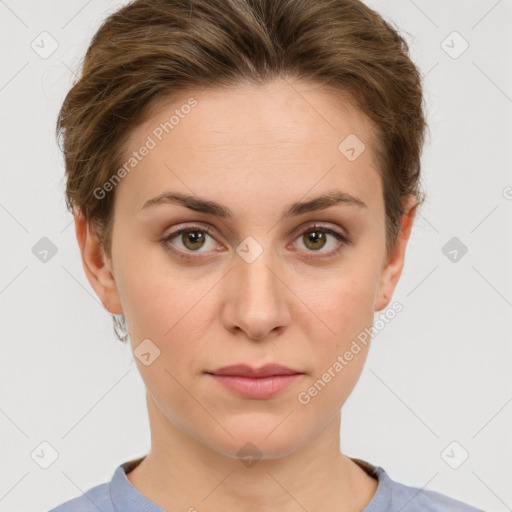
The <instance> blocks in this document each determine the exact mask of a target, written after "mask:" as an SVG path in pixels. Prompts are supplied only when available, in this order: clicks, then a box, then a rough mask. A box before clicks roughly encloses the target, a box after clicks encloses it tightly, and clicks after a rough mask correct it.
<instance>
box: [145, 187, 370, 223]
mask: <svg viewBox="0 0 512 512" xmlns="http://www.w3.org/2000/svg"><path fill="white" fill-rule="evenodd" d="M160 204H178V205H181V206H184V207H185V208H188V209H190V210H194V211H196V212H201V213H207V214H210V215H215V216H217V217H220V218H223V219H231V220H232V219H233V218H234V217H235V215H234V214H233V212H232V211H231V210H230V209H229V208H227V207H225V206H223V205H221V204H219V203H217V202H215V201H211V200H208V199H203V198H200V197H198V196H191V195H187V194H180V193H178V192H164V193H163V194H160V195H158V196H156V197H154V198H152V199H148V200H147V201H146V202H145V203H144V205H143V206H142V208H141V209H142V210H145V209H147V208H151V207H154V206H157V205H160ZM338 204H345V205H348V206H357V207H359V208H368V206H367V205H366V204H365V203H364V202H363V201H362V200H361V199H359V198H357V197H355V196H353V195H351V194H348V193H347V192H341V191H333V192H328V193H325V194H322V195H320V196H318V197H315V198H313V199H310V200H309V201H303V202H300V201H298V202H295V203H292V204H290V205H288V206H287V207H286V209H285V210H284V212H283V214H282V218H283V219H284V218H288V217H295V216H297V215H303V214H304V213H308V212H313V211H318V210H324V209H326V208H329V207H331V206H335V205H338Z"/></svg>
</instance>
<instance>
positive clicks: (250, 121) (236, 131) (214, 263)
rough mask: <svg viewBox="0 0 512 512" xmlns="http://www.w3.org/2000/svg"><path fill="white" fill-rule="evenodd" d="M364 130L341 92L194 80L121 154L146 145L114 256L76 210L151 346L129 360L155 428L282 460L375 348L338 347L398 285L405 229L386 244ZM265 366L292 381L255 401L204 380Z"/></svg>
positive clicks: (105, 272) (99, 278)
mask: <svg viewBox="0 0 512 512" xmlns="http://www.w3.org/2000/svg"><path fill="white" fill-rule="evenodd" d="M190 98H194V102H192V101H189V99H190ZM187 104H188V105H192V104H193V105H194V106H193V108H192V107H191V108H186V107H184V105H187ZM175 110H177V111H178V112H179V115H177V117H175V119H174V123H175V124H174V126H173V127H172V129H171V130H170V129H169V128H167V130H168V133H166V131H165V130H164V131H163V130H162V126H163V124H161V123H165V122H168V121H169V118H170V117H171V115H173V113H175ZM176 120H178V121H176ZM168 126H169V125H168ZM158 127H160V129H158ZM351 134H352V139H348V141H351V144H348V143H347V142H345V143H343V141H344V140H345V139H346V137H348V136H349V135H351ZM354 135H355V136H356V137H357V139H354V138H353V137H354ZM148 136H149V137H150V139H151V140H152V141H153V143H151V142H149V139H148ZM372 136H373V132H372V123H371V122H370V121H369V120H368V119H367V118H365V117H364V116H363V114H361V113H360V112H359V111H358V110H356V109H355V108H353V107H352V106H351V104H350V103H349V102H348V100H347V99H346V98H342V97H341V96H334V95H333V94H329V92H328V91H326V90H325V89H322V88H321V87H319V86H318V85H317V86H314V85H311V84H306V83H304V82H302V83H298V82H294V85H293V87H291V86H290V85H289V84H288V83H287V82H286V81H276V82H273V83H271V84H267V85H265V86H252V85H247V86H243V87H242V86H239V87H237V88H233V89H229V90H222V89H206V90H197V91H195V90H194V91H188V92H187V93H186V94H183V96H182V97H181V98H178V99H176V98H175V99H174V100H173V101H172V102H170V103H169V104H167V105H165V107H162V108H161V109H160V110H159V111H158V113H157V114H156V115H154V116H152V117H151V118H150V119H148V120H147V121H146V122H144V124H141V125H140V126H138V127H137V128H136V129H135V130H134V131H133V132H132V133H131V136H130V139H129V141H128V146H127V152H126V155H125V157H126V160H128V158H129V157H130V156H131V155H132V153H133V152H134V151H138V152H139V156H140V154H141V153H147V154H146V156H144V157H142V158H141V159H140V161H138V163H137V164H136V166H134V167H133V169H132V170H131V171H130V172H129V173H127V174H126V176H125V177H123V178H122V180H121V182H120V183H119V184H118V185H117V186H116V187H115V214H114V225H113V239H112V259H111V260H109V259H107V258H104V259H103V260H102V258H101V257H98V255H99V254H100V253H101V246H100V245H98V243H97V241H95V239H94V237H92V236H91V235H90V233H88V232H87V230H84V229H83V225H81V224H80V220H79V219H77V235H78V237H79V241H80V246H81V249H82V255H83V262H84V268H85V270H86V273H87V276H88V278H89V280H90V282H91V284H92V286H93V287H94V288H95V290H96V292H97V294H98V296H99V297H100V298H101V300H102V302H103V304H104V305H105V307H107V309H109V310H110V311H111V312H112V313H123V314H124V315H125V318H126V322H127V326H128V330H129V333H130V339H131V344H132V349H133V350H134V351H135V353H136V354H139V353H140V352H142V353H146V355H145V356H142V357H141V358H140V359H139V357H135V358H134V359H135V362H136V364H137V366H138V369H139V371H140V374H141V376H142V379H143V380H144V382H145V385H146V387H147V392H148V400H151V401H152V402H153V403H154V405H155V406H156V407H157V409H158V411H159V416H158V419H156V418H152V421H159V422H170V423H171V424H172V425H173V426H174V427H176V428H178V429H180V430H181V431H182V432H184V433H186V435H188V436H191V437H192V438H194V439H195V440H197V441H200V442H201V443H202V444H203V445H205V446H207V447H209V448H211V449H213V450H216V451H218V452H220V453H224V454H227V455H230V456H233V457H235V456H237V452H238V451H239V450H240V448H241V447H242V446H244V445H245V443H247V442H248V441H250V442H252V443H253V444H254V445H256V446H257V447H258V449H259V450H260V452H261V453H262V456H263V457H264V458H265V457H266V458H275V457H278V456H283V455H285V454H287V453H291V452H292V451H294V450H296V449H298V448H299V447H301V446H303V445H305V444H307V443H310V442H311V441H312V440H314V439H315V438H316V437H317V436H318V435H319V433H320V432H322V431H323V430H324V429H325V428H326V426H327V425H328V424H329V423H330V422H332V421H333V419H334V418H335V417H337V415H339V412H340V408H341V406H342V405H343V403H344V402H345V400H346V399H347V397H348V396H349V394H350V392H351V391H352V389H353V388H354V386H355V384H356V382H357V379H358V378H359V375H360V373H361V370H362V368H363V365H364V362H365V359H366V355H367V351H368V347H369V344H368V343H366V344H365V343H362V342H358V346H359V351H357V353H356V351H355V350H354V349H352V357H351V358H350V359H348V358H347V357H344V355H345V354H347V351H350V349H351V347H354V345H353V342H354V340H357V339H361V336H360V335H361V333H362V332H364V331H365V329H366V328H370V327H371V326H372V323H373V320H374V313H375V311H379V310H381V309H383V308H384V307H385V306H386V305H387V303H388V301H389V298H390V297H391V296H392V294H393V290H394V287H395V285H396V283H397V281H398V278H399V275H400V273H401V270H402V266H403V257H404V250H405V241H406V240H407V237H408V232H409V229H410V223H411V222H412V216H408V217H407V218H404V224H403V228H405V229H404V240H403V241H404V243H402V244H399V245H398V246H397V249H396V250H395V251H394V252H393V253H392V254H391V255H387V254H386V251H385V217H384V201H383V191H382V184H381V179H380V177H379V174H378V172H377V166H376V162H375V161H374V155H373V152H372V144H373V139H372ZM159 139H161V140H159ZM354 141H356V143H355V142H354ZM360 142H362V143H363V144H364V145H365V149H364V150H363V151H362V152H360V151H361V148H362V146H361V145H358V144H360ZM342 143H343V144H342ZM145 144H146V147H150V146H151V149H149V151H144V150H143V151H139V150H140V148H141V146H143V145H145ZM340 144H342V145H341V150H340ZM347 144H348V146H349V147H354V148H355V151H354V152H353V151H351V150H350V149H348V150H347ZM359 153H360V154H359ZM347 155H348V157H347ZM354 156H356V158H354ZM349 157H350V158H349ZM162 194H174V199H168V200H161V201H158V200H154V201H152V200H153V199H155V198H158V197H159V196H161V195H162ZM177 194H181V195H182V196H181V197H182V199H183V197H184V196H190V198H189V199H187V200H185V201H184V202H183V201H180V200H178V199H177V198H176V195H177ZM343 194H344V195H343ZM321 196H325V197H330V198H331V200H330V201H326V200H324V201H322V200H318V201H313V200H314V199H316V198H319V197H321ZM332 198H338V199H340V198H341V199H345V200H342V201H340V200H332ZM298 203H301V204H302V203H304V204H302V205H300V204H298ZM182 230H187V231H182ZM385 295H386V296H387V300H386V299H385V298H384V296H385ZM358 335H359V336H360V337H359V338H358ZM144 340H145V341H144ZM368 341H369V340H368ZM141 343H142V344H141ZM144 343H145V345H144ZM139 345H140V347H139ZM340 357H341V358H342V359H343V361H344V363H341V361H340ZM267 363H278V364H281V365H284V366H286V367H288V368H292V369H294V370H296V371H297V372H300V375H298V376H296V377H294V378H293V379H289V380H288V386H287V387H286V388H284V389H283V390H281V391H280V392H278V393H276V394H274V395H272V396H268V397H266V398H261V397H259V398H258V397H247V396H242V395H240V394H238V393H237V392H234V391H232V390H228V389H227V388H225V387H224V386H223V385H222V384H221V383H220V382H219V381H220V380H221V379H216V378H214V377H212V376H211V375H209V374H207V373H206V372H212V371H214V370H216V369H218V368H220V367H223V366H227V365H233V364H247V365H250V366H253V367H261V366H263V365H265V364H267ZM340 366H341V368H340ZM329 375H330V378H329ZM319 380H321V381H322V384H321V385H318V381H319ZM315 383H317V386H316V388H315V389H316V392H315V391H314V390H313V391H312V387H313V388H314V387H315ZM308 390H309V391H308ZM285 418H286V419H285ZM270 433H271V434H270Z"/></svg>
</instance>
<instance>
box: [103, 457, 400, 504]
mask: <svg viewBox="0 0 512 512" xmlns="http://www.w3.org/2000/svg"><path fill="white" fill-rule="evenodd" d="M145 457H146V456H145V455H144V456H143V457H139V458H137V459H131V460H129V461H127V462H124V463H123V464H120V465H119V466H118V467H117V469H116V470H115V472H114V476H113V477H112V480H111V482H110V495H111V498H112V503H113V504H114V509H115V510H116V512H127V511H130V512H165V511H164V510H163V509H161V508H160V507H158V506H157V505H155V504H154V503H153V502H152V501H150V500H149V499H148V498H146V496H144V495H143V494H142V493H141V492H140V491H139V490H138V489H136V488H135V487H134V486H133V485H132V483H131V482H130V481H129V480H128V477H127V476H126V473H129V472H130V471H131V470H132V469H134V468H135V467H136V466H138V465H139V464H140V462H142V460H143V459H144V458H145ZM350 459H351V460H352V461H353V462H355V463H356V464H357V465H358V466H359V467H361V468H362V469H363V470H364V471H366V473H368V474H369V475H370V476H372V477H374V478H376V479H377V480H378V482H379V483H378V486H377V490H376V492H375V494H374V495H373V498H372V500H371V501H370V503H368V505H367V506H366V507H365V508H364V509H363V510H362V511H361V512H380V511H382V510H388V509H390V508H389V507H390V505H391V495H392V493H391V490H392V489H391V484H392V482H391V480H390V478H389V476H388V474H387V473H386V472H385V471H384V469H383V468H382V467H380V466H374V465H373V464H370V463H369V462H366V461H365V460H362V459H356V458H353V457H350Z"/></svg>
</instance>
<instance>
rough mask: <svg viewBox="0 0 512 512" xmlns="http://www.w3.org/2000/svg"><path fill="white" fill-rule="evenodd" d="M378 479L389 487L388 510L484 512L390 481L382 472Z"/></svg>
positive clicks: (425, 490)
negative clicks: (390, 504) (389, 504)
mask: <svg viewBox="0 0 512 512" xmlns="http://www.w3.org/2000/svg"><path fill="white" fill-rule="evenodd" d="M379 469H382V468H379ZM380 477H381V478H383V480H384V481H385V482H387V484H388V486H389V490H390V501H391V503H392V507H391V509H390V510H395V509H396V510H402V511H403V512H412V511H414V512H484V511H483V510H481V509H479V508H476V507H473V506H472V505H469V504H468V503H465V502H463V501H460V500H457V499H455V498H451V497H450V496H447V495H446V494H442V493H440V492H437V491H432V490H429V489H422V488H420V487H412V486H409V485H405V484H402V483H400V482H396V481H394V480H391V478H389V476H388V475H387V474H386V473H385V472H384V470H382V471H380Z"/></svg>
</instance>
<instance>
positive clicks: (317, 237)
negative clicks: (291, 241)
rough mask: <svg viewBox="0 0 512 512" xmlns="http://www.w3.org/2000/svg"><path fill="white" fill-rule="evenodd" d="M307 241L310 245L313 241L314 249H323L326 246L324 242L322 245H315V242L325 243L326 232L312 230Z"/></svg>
mask: <svg viewBox="0 0 512 512" xmlns="http://www.w3.org/2000/svg"><path fill="white" fill-rule="evenodd" d="M307 241H308V243H307V244H306V245H307V246H309V245H308V244H309V242H313V249H321V248H322V247H323V246H324V244H320V247H319V246H315V245H314V244H315V243H316V242H318V241H323V242H324V243H325V234H324V233H322V232H321V231H310V233H309V235H308V237H307Z"/></svg>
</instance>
